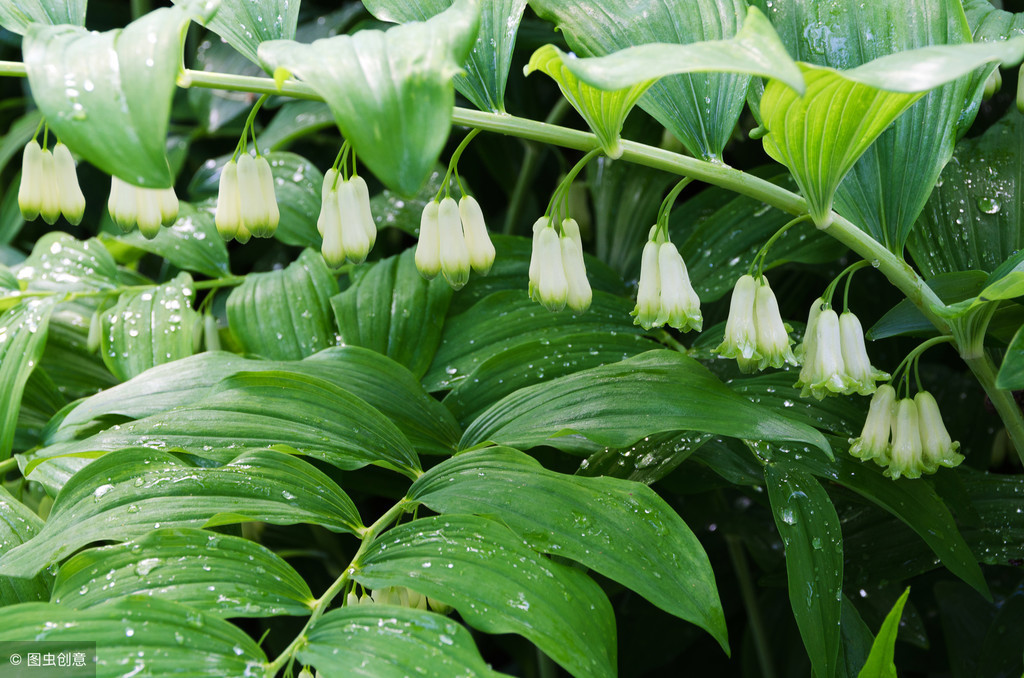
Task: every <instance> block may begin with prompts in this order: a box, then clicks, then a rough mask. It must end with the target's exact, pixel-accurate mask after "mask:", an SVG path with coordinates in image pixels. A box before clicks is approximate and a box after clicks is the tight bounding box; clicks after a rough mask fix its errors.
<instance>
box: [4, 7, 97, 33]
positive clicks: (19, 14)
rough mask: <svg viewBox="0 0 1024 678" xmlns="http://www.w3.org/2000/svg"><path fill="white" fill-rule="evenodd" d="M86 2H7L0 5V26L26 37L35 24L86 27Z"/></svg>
mask: <svg viewBox="0 0 1024 678" xmlns="http://www.w3.org/2000/svg"><path fill="white" fill-rule="evenodd" d="M85 5H86V0H6V1H5V2H2V3H0V26H3V27H4V28H6V29H7V30H9V31H11V32H12V33H18V34H19V35H25V31H27V30H28V27H29V26H30V25H32V24H33V23H41V24H50V25H53V26H56V25H58V24H74V25H75V26H84V25H85Z"/></svg>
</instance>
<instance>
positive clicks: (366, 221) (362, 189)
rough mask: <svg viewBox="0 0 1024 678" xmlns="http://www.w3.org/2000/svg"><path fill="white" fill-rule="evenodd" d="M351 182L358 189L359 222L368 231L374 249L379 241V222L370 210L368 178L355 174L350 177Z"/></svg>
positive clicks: (371, 247)
mask: <svg viewBox="0 0 1024 678" xmlns="http://www.w3.org/2000/svg"><path fill="white" fill-rule="evenodd" d="M349 183H351V184H352V187H353V188H355V190H356V208H357V210H358V214H359V224H360V225H361V226H362V227H363V230H364V231H365V232H366V237H367V239H368V240H369V241H370V249H373V244H374V243H375V242H377V224H376V223H374V221H373V212H372V211H371V210H370V189H369V188H368V187H367V185H366V180H365V179H363V178H362V177H360V176H354V177H352V178H351V179H349Z"/></svg>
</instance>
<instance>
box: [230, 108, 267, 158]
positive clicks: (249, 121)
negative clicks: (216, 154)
mask: <svg viewBox="0 0 1024 678" xmlns="http://www.w3.org/2000/svg"><path fill="white" fill-rule="evenodd" d="M269 98H270V95H269V94H264V95H263V96H261V97H260V98H259V99H257V100H256V103H255V105H253V107H252V110H251V111H249V117H248V118H246V119H245V126H244V127H242V138H241V139H239V140H238V147H237V148H236V149H235V154H234V155H233V156H232V157H231V159H232V160H237V159H238V155H239V153H245V151H246V148H248V146H249V144H248V143H247V142H246V140H245V137H246V135H247V134H249V135H251V136H252V147H253V150H255V151H256V155H257V156H259V154H260V147H259V146H257V145H256V134H255V133H254V132H252V126H253V123H254V122H255V121H256V114H257V113H259V112H260V109H261V108H263V102H265V101H266V100H267V99H269Z"/></svg>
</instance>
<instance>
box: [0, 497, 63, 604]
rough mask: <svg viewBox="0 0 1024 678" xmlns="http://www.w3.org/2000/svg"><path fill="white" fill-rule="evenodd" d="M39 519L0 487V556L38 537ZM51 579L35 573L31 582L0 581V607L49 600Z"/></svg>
mask: <svg viewBox="0 0 1024 678" xmlns="http://www.w3.org/2000/svg"><path fill="white" fill-rule="evenodd" d="M42 528H43V519H42V518H40V517H39V516H37V515H36V514H35V513H33V512H32V511H31V510H29V508H28V507H27V506H25V505H24V504H22V503H21V502H20V501H18V500H17V499H15V498H14V497H13V496H11V493H10V492H8V491H7V490H5V489H4V488H2V487H0V555H2V554H4V553H6V552H8V551H10V550H11V549H13V548H15V547H16V546H19V545H21V544H24V543H25V542H27V541H28V540H29V539H31V538H32V537H34V536H36V535H37V534H39V531H40V530H41V529H42ZM51 582H52V577H51V576H50V575H48V574H46V573H42V572H41V573H39V574H37V575H36V576H34V577H32V578H15V577H2V578H0V605H3V606H7V605H14V604H15V603H29V602H34V601H39V600H49V599H50V584H51Z"/></svg>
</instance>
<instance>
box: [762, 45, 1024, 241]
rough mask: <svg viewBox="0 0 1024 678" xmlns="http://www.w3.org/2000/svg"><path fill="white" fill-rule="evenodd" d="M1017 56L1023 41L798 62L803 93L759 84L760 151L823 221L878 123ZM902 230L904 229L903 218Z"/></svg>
mask: <svg viewBox="0 0 1024 678" xmlns="http://www.w3.org/2000/svg"><path fill="white" fill-rule="evenodd" d="M1022 57H1024V38H1021V39H1016V40H1011V41H1007V42H1003V43H999V44H995V43H989V44H963V45H943V46H934V47H923V48H920V49H915V50H908V51H905V52H899V53H896V54H890V55H887V56H883V57H880V58H878V59H875V60H873V61H870V62H868V63H866V64H864V65H862V66H858V67H857V68H853V69H850V70H847V71H837V70H834V69H832V68H825V67H819V66H813V65H810V64H800V68H801V70H802V71H803V73H804V78H805V80H806V82H807V93H806V94H805V96H804V97H802V98H801V97H798V96H797V94H796V93H795V92H794V91H793V90H792V89H790V88H789V87H786V86H784V85H782V84H781V83H779V82H778V81H773V82H769V83H768V85H767V86H766V87H765V90H764V95H763V96H762V97H761V103H760V110H761V115H762V118H763V126H764V127H765V129H767V131H768V133H767V135H766V136H765V137H764V148H765V151H767V152H768V155H770V156H771V157H772V158H774V159H775V160H777V161H779V162H781V163H782V164H784V165H786V167H788V168H789V169H790V171H791V172H792V173H793V176H794V178H795V179H796V182H797V184H798V185H799V186H800V189H801V191H802V192H803V194H804V197H805V198H807V202H808V209H809V212H810V214H811V216H812V217H813V219H814V221H815V223H816V224H818V225H819V226H822V227H824V226H827V225H828V224H829V223H831V216H830V212H831V209H832V201H833V198H834V195H835V192H836V189H837V187H838V186H839V183H840V182H841V181H842V180H843V178H844V177H845V176H846V175H847V173H848V172H849V171H850V170H851V168H853V166H854V163H855V162H856V161H857V159H858V158H860V156H861V155H862V154H863V153H864V151H865V150H866V149H867V148H868V147H869V146H870V145H871V144H872V142H874V140H875V139H876V138H878V136H879V135H880V134H881V133H882V132H883V131H885V129H886V127H888V125H889V124H890V123H892V122H893V121H894V120H896V119H897V118H898V117H899V116H900V115H901V114H902V113H903V112H904V111H906V110H907V109H908V108H909V107H910V106H911V105H912V104H913V103H914V102H916V101H917V100H918V99H920V98H921V97H922V96H924V93H925V92H927V91H928V90H931V89H934V88H936V87H939V86H941V85H944V84H946V83H948V82H951V81H953V80H956V79H957V78H959V77H962V76H965V75H968V74H969V73H971V72H972V71H973V70H975V69H976V68H980V67H982V66H985V65H986V64H988V63H990V62H997V61H1003V62H1017V61H1020V59H1021V58H1022ZM940 166H941V163H940ZM914 214H915V215H916V212H914ZM906 228H907V230H908V232H909V223H908V224H906ZM904 237H905V236H904ZM897 245H898V243H897ZM900 247H901V245H900Z"/></svg>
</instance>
